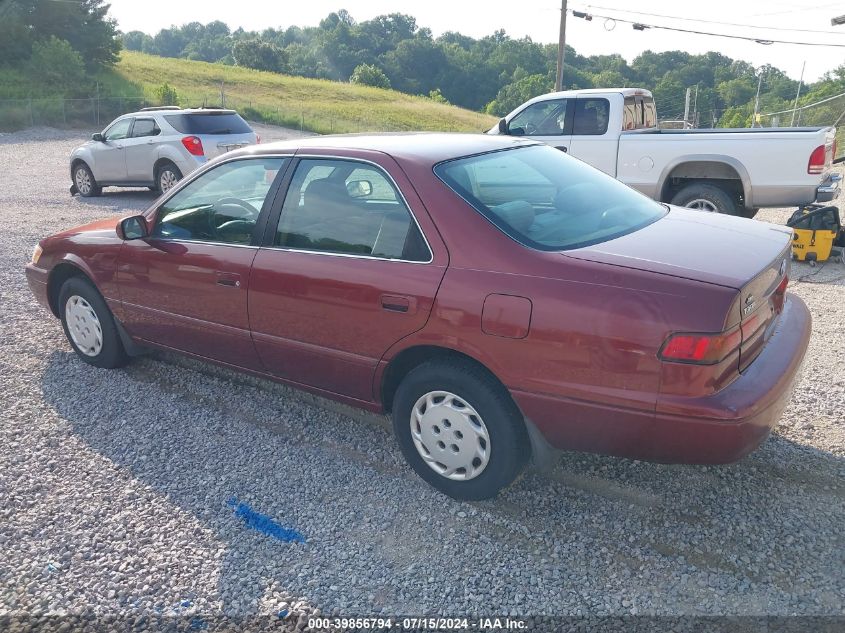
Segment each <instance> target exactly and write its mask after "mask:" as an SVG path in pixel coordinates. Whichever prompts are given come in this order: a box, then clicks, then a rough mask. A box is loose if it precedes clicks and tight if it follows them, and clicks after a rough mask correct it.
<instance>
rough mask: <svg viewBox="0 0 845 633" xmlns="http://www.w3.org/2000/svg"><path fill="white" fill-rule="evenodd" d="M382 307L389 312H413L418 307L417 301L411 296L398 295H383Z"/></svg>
mask: <svg viewBox="0 0 845 633" xmlns="http://www.w3.org/2000/svg"><path fill="white" fill-rule="evenodd" d="M381 307H382V309H384V310H387V311H388V312H406V313H407V312H412V311H413V308H415V307H416V302H415V301H414V300H413V299H411V298H410V297H400V296H397V295H382V296H381Z"/></svg>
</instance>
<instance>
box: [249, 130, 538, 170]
mask: <svg viewBox="0 0 845 633" xmlns="http://www.w3.org/2000/svg"><path fill="white" fill-rule="evenodd" d="M540 144H541V143H538V142H537V141H531V140H527V139H520V138H517V137H513V136H504V135H488V134H482V133H478V134H461V133H443V132H400V133H388V134H335V135H330V136H309V137H305V138H299V139H295V140H288V141H278V142H275V143H266V144H263V145H254V146H251V147H250V148H248V149H244V150H239V152H242V153H249V154H259V155H260V154H273V153H279V152H283V153H291V152H292V151H295V152H296V153H298V154H307V153H308V152H309V151H310V150H321V151H325V150H332V149H336V150H338V151H339V152H342V151H347V150H364V151H373V152H381V153H384V154H387V155H389V156H392V157H393V158H395V159H397V160H405V161H410V162H425V163H430V164H432V165H434V164H436V163H439V162H442V161H444V160H449V159H452V158H459V157H461V156H469V155H472V154H483V153H485V152H494V151H497V150H501V149H508V148H512V147H519V146H529V145H540Z"/></svg>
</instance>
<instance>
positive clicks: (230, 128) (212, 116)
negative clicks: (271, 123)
mask: <svg viewBox="0 0 845 633" xmlns="http://www.w3.org/2000/svg"><path fill="white" fill-rule="evenodd" d="M164 119H165V121H167V122H168V123H170V125H172V126H173V127H174V128H176V130H178V131H179V132H181V133H182V134H249V133H250V132H252V128H250V127H249V125H248V124H247V122H246V121H244V120H243V119H242V118H241V117H240V115H239V114H237V113H235V112H201V113H196V114H195V113H185V114H165V115H164Z"/></svg>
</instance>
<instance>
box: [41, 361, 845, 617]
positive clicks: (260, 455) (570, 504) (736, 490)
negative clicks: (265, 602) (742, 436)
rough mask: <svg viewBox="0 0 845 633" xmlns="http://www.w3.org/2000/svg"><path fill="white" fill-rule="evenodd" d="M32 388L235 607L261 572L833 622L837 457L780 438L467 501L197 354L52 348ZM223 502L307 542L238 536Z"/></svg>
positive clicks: (544, 608)
mask: <svg viewBox="0 0 845 633" xmlns="http://www.w3.org/2000/svg"><path fill="white" fill-rule="evenodd" d="M42 388H43V393H44V399H45V401H46V403H47V404H48V405H49V406H50V407H53V408H54V409H55V410H56V411H57V412H58V414H59V415H60V416H61V417H62V418H63V419H65V420H66V421H67V422H68V423H69V424H70V425H71V429H72V430H71V432H72V434H73V435H74V436H76V437H78V438H79V439H80V440H82V441H83V442H84V443H85V444H86V445H88V446H89V447H90V448H91V449H93V450H94V451H96V452H97V453H98V454H100V455H102V456H103V457H105V458H106V459H108V460H110V461H111V462H112V463H113V464H114V465H115V466H116V467H118V468H120V469H126V470H127V471H128V473H129V474H130V476H131V477H132V478H134V479H135V480H137V481H139V482H141V483H142V484H144V485H146V486H150V487H151V488H152V489H154V490H156V491H158V492H159V493H160V494H161V495H162V496H163V497H166V498H167V500H168V501H169V502H171V503H173V504H175V505H176V506H178V507H179V508H181V509H182V510H184V511H185V512H188V513H190V514H191V515H193V516H194V517H196V519H197V520H198V521H200V522H201V523H202V524H204V525H206V526H208V527H209V528H210V529H212V530H213V531H214V532H215V534H216V535H217V537H218V538H219V539H220V540H221V541H222V542H224V543H225V550H226V551H225V554H224V556H223V557H222V559H220V562H219V573H220V577H219V585H218V590H219V594H220V597H221V598H222V600H223V602H224V610H225V611H227V612H229V613H254V612H255V611H256V610H257V609H259V608H261V607H260V606H259V602H260V601H261V598H262V596H263V595H265V591H266V590H267V587H268V586H270V585H271V584H273V583H274V581H275V582H276V583H280V584H281V585H282V586H283V587H284V589H285V590H286V591H289V592H290V593H292V594H295V595H300V596H302V595H307V596H308V597H309V599H311V600H313V601H314V602H315V603H316V604H317V605H318V606H320V607H321V608H323V609H324V612H325V613H330V612H331V611H332V609H333V608H336V607H338V606H340V607H341V608H343V609H344V612H345V613H347V614H349V613H364V614H366V613H378V612H379V611H380V610H381V609H382V608H383V609H384V610H385V612H387V613H389V612H393V613H395V612H397V611H398V612H404V613H432V612H433V613H438V612H439V613H441V614H443V613H444V611H445V613H447V614H454V613H456V611H455V607H454V605H458V606H460V607H462V608H465V609H474V610H475V611H476V612H477V613H501V612H502V609H504V610H505V612H507V611H508V610H509V609H511V608H514V609H518V610H520V612H524V611H525V610H528V611H530V612H531V613H538V612H539V613H551V614H560V613H567V614H575V613H577V612H578V611H581V612H582V613H585V614H587V613H602V611H604V612H605V613H612V614H623V613H630V612H631V608H632V605H633V608H635V609H638V612H639V613H649V612H651V613H668V614H678V613H692V614H695V613H698V614H723V613H736V614H759V613H769V614H771V613H791V612H795V613H811V614H812V613H838V612H840V611H841V607H842V605H841V596H840V595H839V594H838V591H839V588H841V584H839V583H840V582H841V580H842V571H841V570H842V567H841V560H837V558H840V557H839V556H835V555H833V553H834V552H837V551H839V552H840V554H841V551H842V550H841V549H839V547H840V546H841V545H842V543H843V526H842V522H841V516H842V514H841V513H842V509H843V499H844V498H845V490H844V489H843V487H842V481H843V475H845V460H843V459H842V458H840V457H837V456H834V455H831V454H828V453H824V452H822V451H819V450H816V449H814V448H811V447H807V446H804V445H801V444H797V443H794V442H792V441H789V440H787V439H784V438H782V437H780V436H778V435H774V436H773V437H772V438H770V439H769V440H768V441H767V442H766V443H765V444H764V445H763V447H762V448H761V449H759V450H758V451H757V452H755V453H754V454H752V455H751V456H750V457H749V458H746V459H745V460H744V461H742V462H740V463H738V464H735V465H731V466H724V467H689V466H668V465H660V464H649V463H642V462H637V461H631V460H624V459H615V458H609V457H602V456H592V455H582V454H575V453H567V454H564V455H563V456H562V457H561V459H560V462H559V464H558V465H557V466H556V467H555V468H554V469H553V471H552V472H551V473H549V474H548V475H542V476H540V475H537V474H528V475H526V476H525V477H524V478H523V479H522V480H521V481H520V482H519V483H518V484H517V485H515V486H514V487H512V488H511V489H510V490H508V491H507V492H506V493H504V494H503V495H501V496H500V497H499V498H498V499H496V500H494V501H489V502H484V503H475V504H468V503H463V504H462V503H457V502H454V501H451V500H449V499H446V498H444V497H442V496H441V495H439V494H437V493H435V492H433V491H432V490H431V489H430V488H428V487H427V486H426V485H425V484H423V483H421V482H420V481H419V480H418V479H417V478H416V477H415V476H414V475H413V474H412V473H411V472H410V471H409V469H408V468H407V467H405V466H404V464H403V462H402V460H401V455H400V454H399V452H398V450H397V449H396V448H395V446H394V444H393V439H392V437H391V435H390V433H389V432H388V431H387V430H385V429H384V428H383V427H381V426H379V425H377V424H376V425H372V424H362V423H361V422H360V421H355V420H351V419H349V418H348V417H346V416H343V415H341V414H339V413H337V411H336V410H327V409H321V408H318V407H315V406H313V405H311V404H309V403H307V402H304V401H303V400H302V399H300V398H298V397H292V396H291V395H290V392H289V391H288V390H287V389H286V388H281V387H279V386H278V385H275V384H273V383H270V382H268V381H262V380H257V379H253V378H249V377H244V376H242V375H239V374H236V373H234V372H230V371H227V370H223V369H218V368H216V367H213V366H210V365H205V364H203V363H198V362H195V361H190V360H184V359H181V358H178V357H175V356H172V355H169V354H165V355H155V356H154V357H152V358H144V359H140V360H136V361H135V362H134V363H133V364H132V365H130V366H129V367H127V368H126V369H125V370H119V371H110V372H109V371H102V370H96V369H93V368H91V367H88V366H86V365H84V364H83V363H81V362H80V361H78V360H77V359H76V358H75V357H74V356H73V354H70V353H67V352H55V353H53V354H52V355H51V357H50V358H49V359H48V362H47V367H46V371H45V373H44V375H43V378H42ZM232 496H236V497H237V498H238V499H239V500H243V501H244V502H248V503H250V505H251V506H252V507H254V508H256V509H257V510H258V511H261V512H265V513H267V514H268V515H271V516H272V517H273V518H274V520H276V521H279V522H280V523H282V524H285V525H287V526H290V527H291V528H293V529H296V530H298V531H300V532H302V534H303V536H304V537H305V540H306V543H305V544H304V545H295V544H288V543H281V542H278V541H274V540H272V539H267V538H265V537H262V535H260V534H257V533H249V532H248V531H246V530H245V529H244V528H243V524H242V523H241V522H239V521H238V520H237V519H236V517H234V516H233V513H232V510H231V508H230V507H229V506H227V500H228V499H229V498H230V497H232ZM457 551H460V555H456V554H455V552H457ZM203 564H205V565H214V564H216V563H215V562H214V560H213V559H205V560H203ZM369 570H375V571H374V572H373V571H369ZM421 577H422V580H420V578H421ZM576 579H577V580H576ZM406 583H410V585H408V589H407V590H406V589H405V588H404V587H405V585H406ZM667 596H672V599H671V600H669V599H668V598H667ZM623 600H625V602H622V601H623ZM526 605H529V606H527V607H526ZM606 605H610V606H606Z"/></svg>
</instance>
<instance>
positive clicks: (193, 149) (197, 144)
mask: <svg viewBox="0 0 845 633" xmlns="http://www.w3.org/2000/svg"><path fill="white" fill-rule="evenodd" d="M182 145H184V146H185V149H186V150H188V153H189V154H191V155H192V156H202V155H203V154H205V151H204V150H203V148H202V141H201V140H200V139H199V137H197V136H186V137H184V138H183V139H182Z"/></svg>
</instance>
